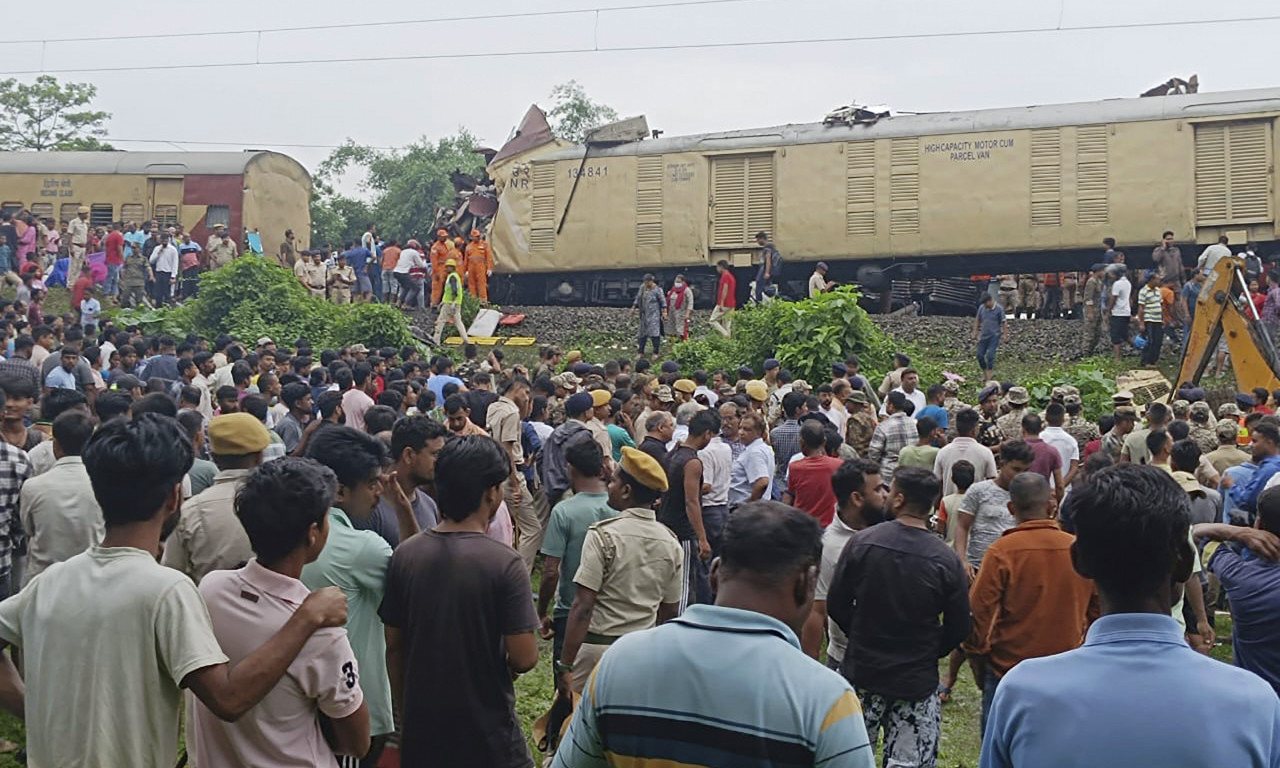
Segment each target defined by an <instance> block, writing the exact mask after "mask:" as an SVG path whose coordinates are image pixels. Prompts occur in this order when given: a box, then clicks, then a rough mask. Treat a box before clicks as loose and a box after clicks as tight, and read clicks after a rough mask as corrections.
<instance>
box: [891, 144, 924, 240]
mask: <svg viewBox="0 0 1280 768" xmlns="http://www.w3.org/2000/svg"><path fill="white" fill-rule="evenodd" d="M889 165H890V172H891V175H890V177H889V234H891V235H915V234H919V233H920V140H919V139H917V138H908V139H893V141H892V142H891V143H890V145H889Z"/></svg>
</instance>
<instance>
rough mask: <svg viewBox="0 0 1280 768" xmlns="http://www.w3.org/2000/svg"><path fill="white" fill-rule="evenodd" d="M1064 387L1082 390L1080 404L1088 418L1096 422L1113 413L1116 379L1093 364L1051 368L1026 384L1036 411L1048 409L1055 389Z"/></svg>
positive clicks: (1024, 383)
mask: <svg viewBox="0 0 1280 768" xmlns="http://www.w3.org/2000/svg"><path fill="white" fill-rule="evenodd" d="M1064 385H1071V386H1073V387H1076V388H1077V389H1079V390H1080V403H1081V407H1082V409H1083V410H1082V412H1083V414H1084V416H1085V418H1088V419H1096V418H1097V417H1099V416H1101V415H1102V414H1104V413H1110V412H1111V407H1112V406H1111V393H1112V392H1114V391H1115V379H1113V378H1110V377H1109V376H1108V375H1107V374H1106V373H1105V372H1103V371H1102V370H1101V369H1099V368H1098V367H1096V366H1094V365H1091V364H1089V363H1077V364H1076V365H1074V366H1071V367H1069V368H1051V369H1049V370H1046V371H1045V372H1044V373H1042V374H1041V375H1039V376H1036V377H1034V378H1031V379H1028V380H1027V381H1025V382H1023V386H1025V387H1026V388H1027V393H1028V394H1030V395H1031V405H1032V406H1033V407H1035V408H1043V407H1045V406H1046V405H1048V404H1049V396H1050V394H1052V392H1053V388H1054V387H1060V386H1064Z"/></svg>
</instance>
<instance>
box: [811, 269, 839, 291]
mask: <svg viewBox="0 0 1280 768" xmlns="http://www.w3.org/2000/svg"><path fill="white" fill-rule="evenodd" d="M834 287H836V284H835V283H834V282H832V281H830V280H828V279H827V262H825V261H820V262H818V264H817V266H815V267H814V268H813V274H812V275H809V298H811V299H816V298H818V297H819V296H821V295H822V294H824V293H826V292H827V291H829V290H831V289H832V288H834Z"/></svg>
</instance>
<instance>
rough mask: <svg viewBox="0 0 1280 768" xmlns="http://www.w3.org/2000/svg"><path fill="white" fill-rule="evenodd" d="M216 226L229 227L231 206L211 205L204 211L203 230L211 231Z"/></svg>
mask: <svg viewBox="0 0 1280 768" xmlns="http://www.w3.org/2000/svg"><path fill="white" fill-rule="evenodd" d="M216 224H221V225H222V226H224V227H230V226H231V206H229V205H211V206H209V207H207V208H205V209H204V226H205V229H208V230H212V229H213V227H214V225H216Z"/></svg>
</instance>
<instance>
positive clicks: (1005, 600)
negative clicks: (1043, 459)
mask: <svg viewBox="0 0 1280 768" xmlns="http://www.w3.org/2000/svg"><path fill="white" fill-rule="evenodd" d="M1052 498H1053V494H1052V491H1051V490H1050V488H1049V482H1048V481H1047V480H1045V479H1044V477H1043V476H1041V475H1039V474H1036V473H1035V472H1023V473H1022V474H1020V475H1018V476H1017V477H1015V478H1013V481H1012V482H1010V483H1009V511H1010V512H1012V513H1013V517H1014V520H1016V521H1017V523H1018V524H1017V525H1016V526H1014V527H1013V528H1010V529H1009V530H1007V531H1005V532H1004V534H1003V535H1001V536H1000V538H999V539H996V541H995V542H994V543H992V545H991V546H990V547H988V548H987V554H986V555H985V556H984V557H983V560H982V567H981V568H979V569H978V577H977V578H976V579H974V582H973V585H972V586H971V587H970V588H969V606H970V610H971V611H972V612H973V633H972V634H971V635H970V636H969V639H968V640H967V641H966V642H965V643H964V645H963V648H964V650H965V651H966V652H967V653H968V654H969V659H970V661H971V662H972V664H973V669H974V673H975V675H977V677H978V679H979V681H980V682H981V686H982V720H981V723H982V728H983V730H985V729H986V725H987V713H988V712H989V711H990V709H991V701H992V699H993V698H994V697H995V693H996V687H997V686H998V685H999V684H1000V679H1001V678H1002V677H1004V675H1005V673H1007V672H1008V671H1009V670H1010V669H1013V668H1014V667H1015V666H1016V665H1017V664H1018V663H1019V662H1022V661H1025V660H1026V659H1033V658H1038V657H1041V656H1051V655H1053V654H1055V653H1063V652H1065V651H1069V650H1071V649H1073V648H1078V647H1080V643H1081V642H1082V641H1083V640H1084V633H1085V630H1086V629H1088V627H1089V624H1090V623H1091V622H1092V621H1093V620H1094V619H1096V618H1098V615H1099V613H1100V608H1099V605H1098V597H1097V594H1096V592H1095V591H1094V588H1093V582H1091V581H1088V580H1086V579H1084V578H1082V577H1081V576H1080V575H1079V574H1078V573H1076V571H1075V568H1074V567H1073V566H1072V565H1071V545H1072V543H1074V542H1075V537H1074V536H1072V535H1071V534H1069V533H1067V532H1065V531H1063V530H1062V529H1061V528H1059V527H1058V521H1057V520H1054V519H1053V517H1052V514H1053V502H1052Z"/></svg>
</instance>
